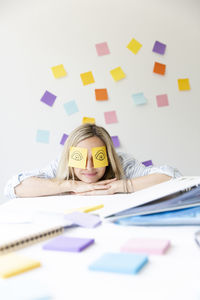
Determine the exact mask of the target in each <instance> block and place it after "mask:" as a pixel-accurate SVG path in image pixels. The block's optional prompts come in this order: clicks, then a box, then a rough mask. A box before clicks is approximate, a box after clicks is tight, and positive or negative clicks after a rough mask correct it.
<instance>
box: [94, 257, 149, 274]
mask: <svg viewBox="0 0 200 300" xmlns="http://www.w3.org/2000/svg"><path fill="white" fill-rule="evenodd" d="M147 262H148V257H147V256H146V255H143V254H133V253H105V254H104V255H102V256H101V257H100V258H99V259H98V260H97V261H95V262H94V263H93V264H91V265H90V266H89V269H90V270H92V271H104V272H114V273H125V274H137V273H138V272H139V271H140V269H141V268H142V267H143V266H144V265H145V264H146V263H147Z"/></svg>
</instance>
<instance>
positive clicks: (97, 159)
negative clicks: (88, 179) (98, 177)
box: [92, 146, 108, 168]
mask: <svg viewBox="0 0 200 300" xmlns="http://www.w3.org/2000/svg"><path fill="white" fill-rule="evenodd" d="M92 158H93V164H94V168H101V167H106V166H108V157H107V152H106V147H105V146H103V147H95V148H92Z"/></svg>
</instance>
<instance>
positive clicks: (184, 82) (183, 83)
mask: <svg viewBox="0 0 200 300" xmlns="http://www.w3.org/2000/svg"><path fill="white" fill-rule="evenodd" d="M178 88H179V91H189V90H190V82H189V79H188V78H184V79H178Z"/></svg>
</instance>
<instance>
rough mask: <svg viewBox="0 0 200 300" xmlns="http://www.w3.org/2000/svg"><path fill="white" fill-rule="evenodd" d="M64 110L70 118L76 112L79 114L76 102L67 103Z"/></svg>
mask: <svg viewBox="0 0 200 300" xmlns="http://www.w3.org/2000/svg"><path fill="white" fill-rule="evenodd" d="M64 109H65V111H66V113H67V114H68V116H71V115H73V114H75V113H76V112H78V107H77V105H76V101H75V100H72V101H69V102H66V103H65V104H64Z"/></svg>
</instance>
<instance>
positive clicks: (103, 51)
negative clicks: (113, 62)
mask: <svg viewBox="0 0 200 300" xmlns="http://www.w3.org/2000/svg"><path fill="white" fill-rule="evenodd" d="M95 47H96V50H97V54H98V56H103V55H107V54H110V50H109V48H108V44H107V43H106V42H104V43H99V44H96V45H95Z"/></svg>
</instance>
